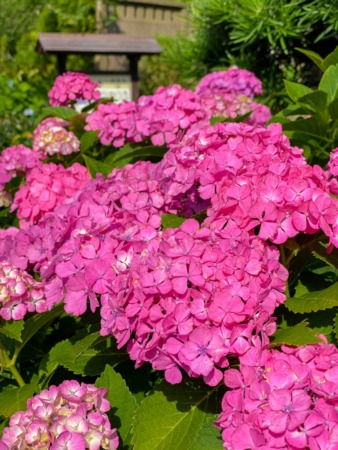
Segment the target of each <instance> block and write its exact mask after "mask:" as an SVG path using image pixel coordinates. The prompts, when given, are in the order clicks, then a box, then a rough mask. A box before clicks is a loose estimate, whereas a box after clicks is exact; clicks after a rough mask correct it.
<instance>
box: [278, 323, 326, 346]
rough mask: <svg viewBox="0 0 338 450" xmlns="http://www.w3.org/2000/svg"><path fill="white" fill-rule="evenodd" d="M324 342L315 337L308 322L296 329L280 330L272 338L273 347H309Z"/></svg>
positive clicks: (300, 324) (295, 327)
mask: <svg viewBox="0 0 338 450" xmlns="http://www.w3.org/2000/svg"><path fill="white" fill-rule="evenodd" d="M318 342H322V340H321V339H319V338H317V337H316V336H315V331H314V330H312V329H311V328H309V327H308V323H307V322H306V321H304V322H301V323H299V324H297V325H295V326H294V327H288V328H283V329H278V330H277V331H276V332H275V334H274V335H273V336H272V338H271V345H272V346H279V345H282V344H285V345H307V344H316V343H318Z"/></svg>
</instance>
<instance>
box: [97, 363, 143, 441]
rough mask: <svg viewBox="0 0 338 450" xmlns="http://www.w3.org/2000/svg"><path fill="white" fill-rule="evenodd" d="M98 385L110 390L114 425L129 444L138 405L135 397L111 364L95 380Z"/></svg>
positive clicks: (109, 397)
mask: <svg viewBox="0 0 338 450" xmlns="http://www.w3.org/2000/svg"><path fill="white" fill-rule="evenodd" d="M95 386H96V387H105V388H106V389H107V391H108V400H109V402H110V406H111V407H112V408H113V411H114V414H113V415H112V419H111V424H112V427H116V428H117V429H118V432H119V436H120V437H121V438H122V440H123V444H124V445H126V444H129V443H130V440H131V434H130V433H131V426H132V422H133V417H134V412H135V409H136V407H137V402H136V399H135V397H134V396H133V395H132V393H131V392H130V390H129V389H128V387H127V385H126V382H125V381H124V379H123V378H122V377H121V375H120V374H119V373H117V372H115V370H113V369H112V368H111V367H110V366H108V365H107V366H106V367H105V369H104V372H103V373H102V375H101V376H100V378H98V379H97V380H96V382H95Z"/></svg>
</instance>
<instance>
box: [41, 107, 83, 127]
mask: <svg viewBox="0 0 338 450" xmlns="http://www.w3.org/2000/svg"><path fill="white" fill-rule="evenodd" d="M77 115H78V113H77V112H76V111H75V110H74V109H71V108H64V107H62V106H47V107H46V108H43V109H42V113H41V115H40V116H39V117H38V119H37V122H38V123H39V122H41V120H43V119H45V118H46V117H60V119H63V120H69V119H71V118H72V117H74V116H77Z"/></svg>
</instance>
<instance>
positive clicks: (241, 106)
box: [200, 93, 272, 126]
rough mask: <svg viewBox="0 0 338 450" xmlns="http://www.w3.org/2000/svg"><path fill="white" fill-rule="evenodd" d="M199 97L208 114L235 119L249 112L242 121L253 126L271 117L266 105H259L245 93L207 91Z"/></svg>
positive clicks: (264, 123) (263, 123)
mask: <svg viewBox="0 0 338 450" xmlns="http://www.w3.org/2000/svg"><path fill="white" fill-rule="evenodd" d="M200 97H201V102H202V105H203V107H204V108H205V110H206V111H208V112H209V115H210V116H216V117H224V118H228V119H236V118H237V117H238V116H244V115H245V114H247V113H250V112H251V114H250V115H249V117H247V118H246V119H245V120H244V122H245V123H248V124H249V125H253V126H264V125H266V123H267V121H268V120H270V119H271V117H272V115H271V112H270V109H269V108H268V107H267V106H265V105H260V104H259V103H256V102H254V101H252V99H250V98H249V97H246V96H245V95H238V94H237V95H236V94H229V93H217V94H213V93H207V94H204V95H201V96H200Z"/></svg>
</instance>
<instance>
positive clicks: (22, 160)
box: [0, 144, 45, 207]
mask: <svg viewBox="0 0 338 450" xmlns="http://www.w3.org/2000/svg"><path fill="white" fill-rule="evenodd" d="M44 158H45V155H44V154H43V153H42V152H40V151H39V150H37V149H33V150H32V149H31V148H29V147H26V146H25V145H22V144H20V145H14V146H12V147H8V148H5V149H4V150H3V151H2V152H1V154H0V207H1V206H9V205H10V204H11V202H12V197H11V194H10V193H8V192H6V190H5V184H6V183H8V182H9V181H11V180H12V179H13V178H15V177H17V176H24V175H28V174H29V173H30V172H31V171H32V170H33V169H34V168H35V167H39V166H41V164H42V162H41V160H42V159H44Z"/></svg>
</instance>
